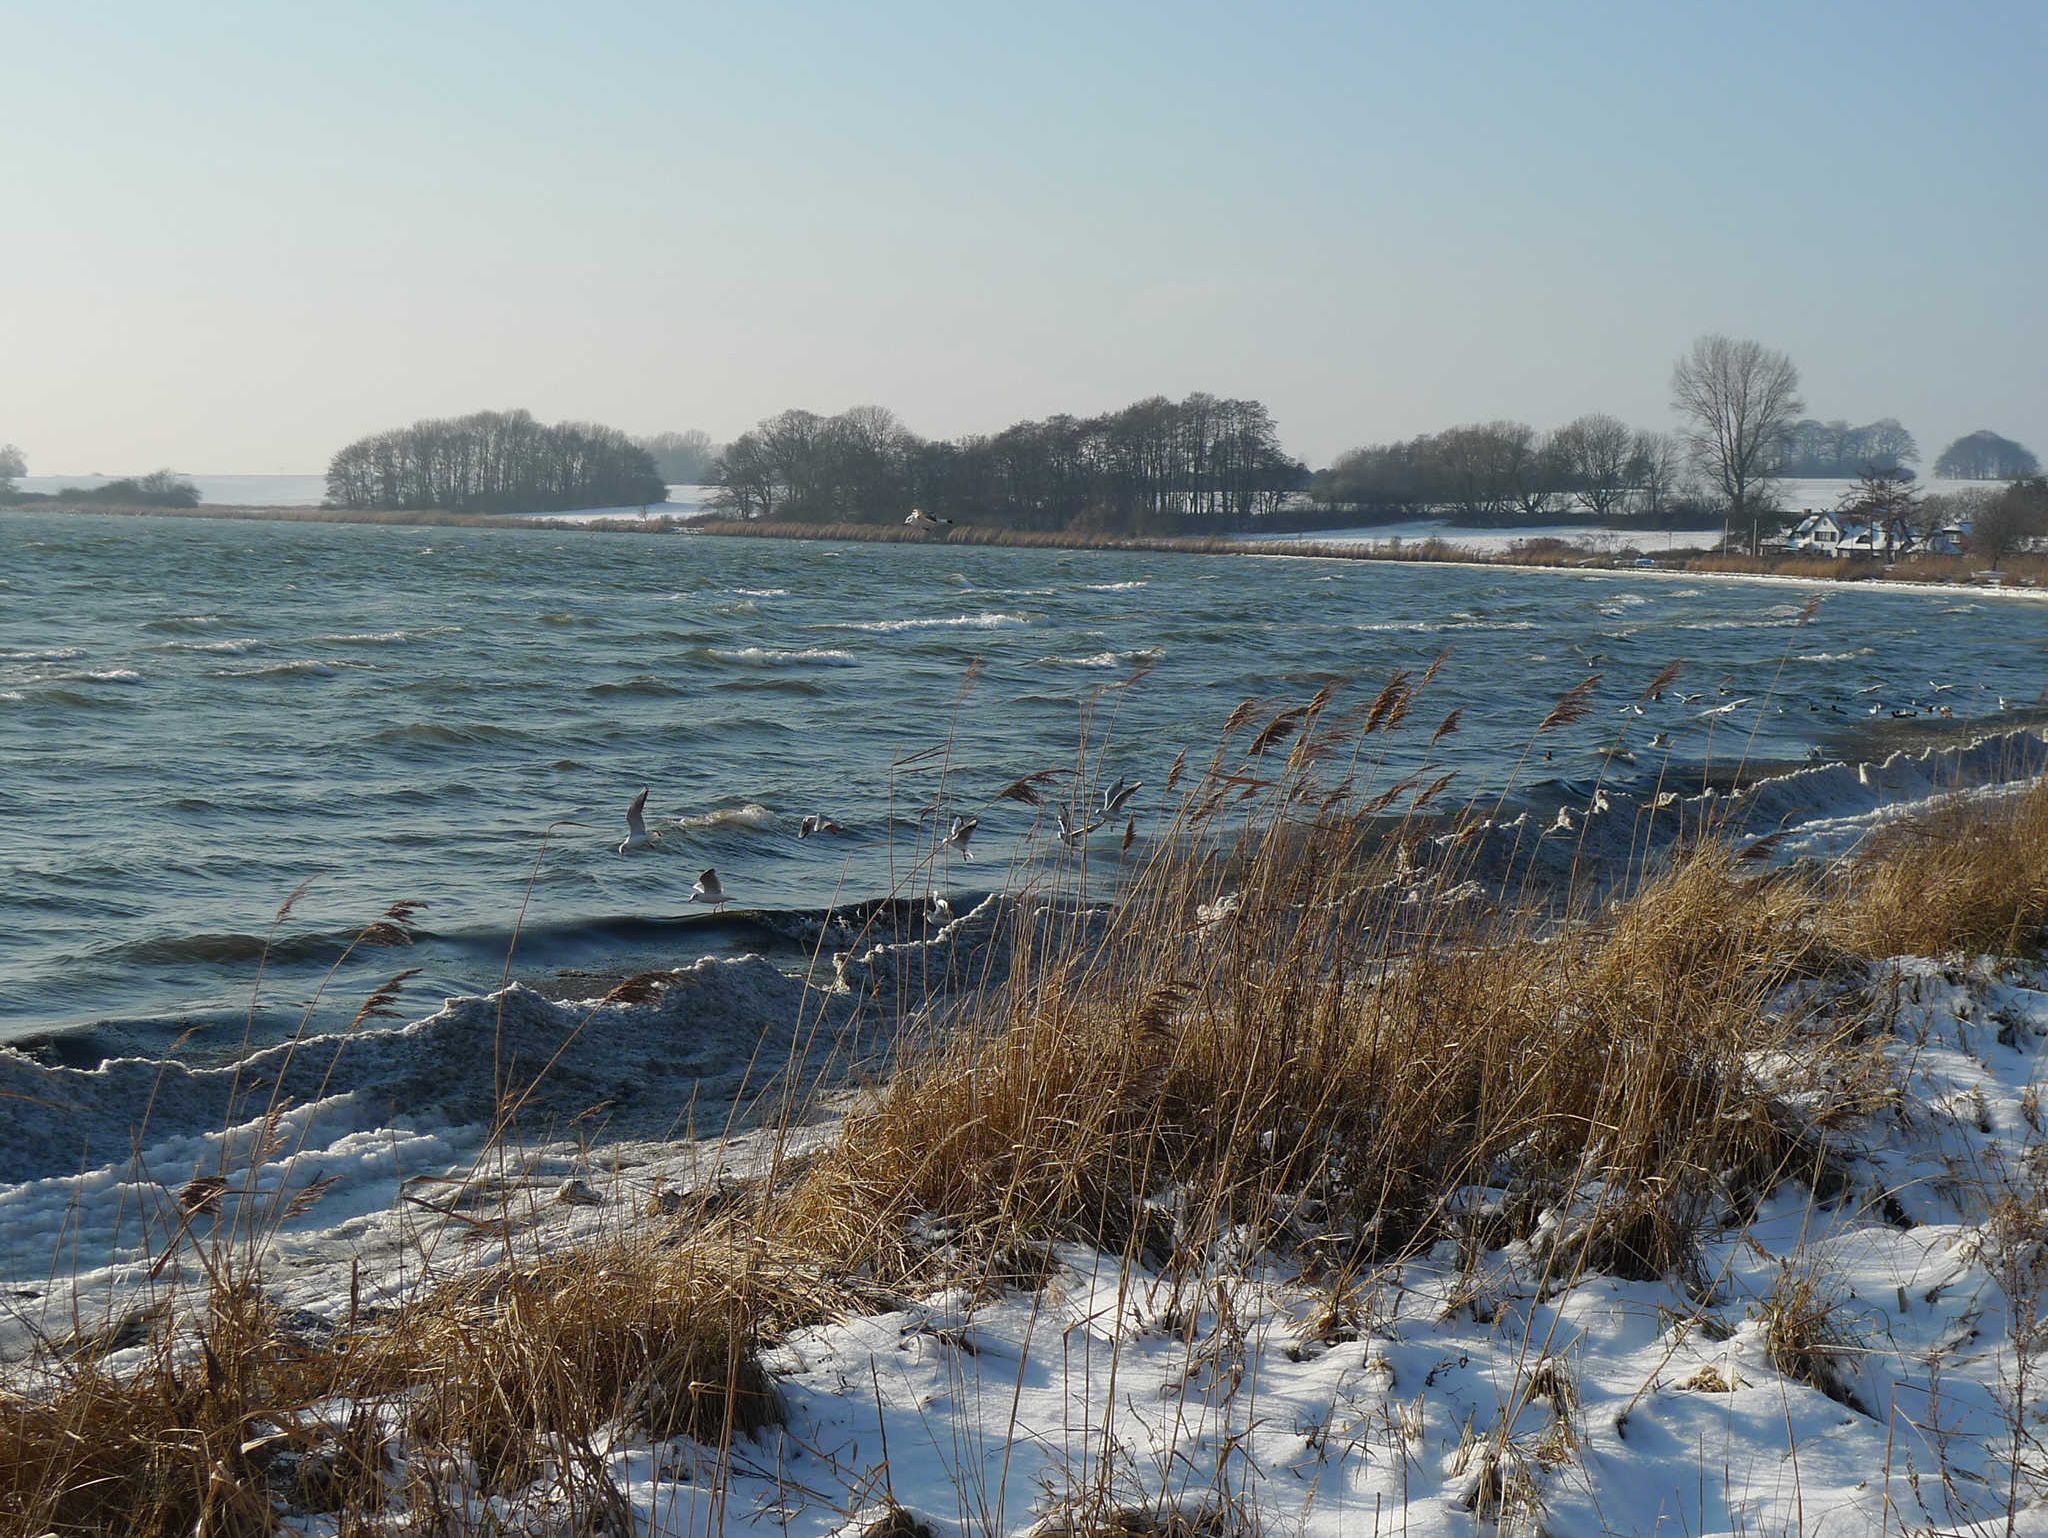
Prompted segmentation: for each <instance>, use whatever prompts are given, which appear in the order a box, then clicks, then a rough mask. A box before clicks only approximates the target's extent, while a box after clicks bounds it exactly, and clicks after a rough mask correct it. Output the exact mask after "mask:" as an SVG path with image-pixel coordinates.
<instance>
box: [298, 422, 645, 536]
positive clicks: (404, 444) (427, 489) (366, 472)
mask: <svg viewBox="0 0 2048 1538" xmlns="http://www.w3.org/2000/svg"><path fill="white" fill-rule="evenodd" d="M667 496H668V488H667V486H666V484H665V483H664V482H663V480H662V478H661V476H660V475H659V474H658V473H657V472H656V470H655V465H654V460H653V458H652V457H651V456H650V455H649V454H648V452H647V450H646V449H644V448H642V447H641V446H640V445H639V444H637V443H635V442H634V441H633V440H632V439H631V438H629V437H627V436H626V434H624V433H622V432H619V431H618V430H617V429H615V428H610V427H601V426H599V425H597V424H596V423H591V422H556V423H554V424H552V425H550V424H547V423H543V422H537V421H535V420H534V417H533V414H532V413H531V412H528V411H479V412H475V413H473V414H472V415H470V416H465V417H446V418H441V419H438V420H431V421H421V422H415V423H413V425H412V426H410V427H399V428H393V429H392V430H390V431H389V432H381V433H372V434H371V435H370V436H368V437H366V438H358V439H357V440H356V441H355V442H354V443H351V444H349V445H348V446H347V447H345V448H343V449H341V450H339V451H338V452H337V453H336V454H335V456H334V458H333V459H332V460H330V461H329V462H328V466H327V499H328V501H329V502H331V503H333V504H334V505H335V506H337V507H360V508H396V509H422V508H438V509H444V510H447V511H453V512H485V513H549V512H561V511H565V510H567V509H570V508H584V507H641V506H645V505H647V504H648V503H652V502H660V501H663V500H665V499H666V498H667Z"/></svg>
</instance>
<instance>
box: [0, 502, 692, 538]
mask: <svg viewBox="0 0 2048 1538" xmlns="http://www.w3.org/2000/svg"><path fill="white" fill-rule="evenodd" d="M7 513H61V514H74V515H75V514H102V515H107V516H111V517H115V518H225V519H231V520H237V521H241V522H249V523H372V524H390V525H393V526H397V527H417V528H426V529H556V530H583V529H595V530H598V531H599V532H600V533H606V534H616V533H635V534H673V533H676V532H678V531H679V530H681V529H682V528H683V526H684V525H683V520H682V519H680V518H672V517H660V518H635V517H630V516H627V515H621V516H619V517H616V518H590V517H584V516H570V517H555V516H552V515H550V514H547V513H450V512H441V511H438V510H435V509H432V508H418V509H415V508H401V509H390V508H357V507H254V506H250V507H245V506H242V505H241V504H239V503H224V502H202V503H200V504H199V505H198V506H197V507H120V506H102V505H100V504H97V503H83V502H21V503H12V504H8V503H0V515H4V514H7Z"/></svg>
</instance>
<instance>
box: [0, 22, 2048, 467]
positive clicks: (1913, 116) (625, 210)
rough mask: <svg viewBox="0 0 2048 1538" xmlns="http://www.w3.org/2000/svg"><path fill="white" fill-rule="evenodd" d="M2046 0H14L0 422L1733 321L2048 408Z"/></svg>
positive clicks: (995, 397)
mask: <svg viewBox="0 0 2048 1538" xmlns="http://www.w3.org/2000/svg"><path fill="white" fill-rule="evenodd" d="M2044 55H2048V5H2044V4H2043V3H2041V0H2004V3H1986V4H1967V3H1965V4H1944V5H1941V6H1934V5H1929V4H1926V3H1924V0H1923V3H1917V4H1903V3H1897V4H1895V3H1885V4H1864V5H1847V4H1840V5H1830V4H1818V3H1801V4H1772V5H1765V4H1747V3H1721V4H1699V5H1682V6H1681V5H1665V4H1644V3H1640V0H1639V3H1633V4H1600V5H1569V6H1567V5H1547V6H1537V5H1529V4H1526V3H1514V4H1509V3H1473V4H1429V5H1401V6H1395V5H1296V6H1285V7H1275V6H1253V5H1243V6H1217V5H1204V4H1187V3H1178V4H1157V5H1154V4H1144V5H1139V4H1103V5H1077V4H1066V3H1034V4H1031V5H1003V6H990V7H984V6H977V5H968V4H959V3H950V4H946V3H932V4H883V5H874V6H868V7H858V8H856V7H849V6H842V5H827V4H786V5H746V6H739V5H734V6H730V7H724V6H720V7H710V6H702V7H695V6H681V5H629V4H619V3H579V4H574V5H567V4H559V3H553V4H527V3H507V0H497V3H492V4H488V5H486V4H475V5H460V6H458V5H452V4H446V5H423V4H406V5H398V4H392V5H380V6H372V5H359V4H350V3H346V0H335V3H330V4H325V5H318V6H313V5H297V4H291V5H278V4H262V5H246V6H245V5H226V4H209V3H204V0H187V3H184V4H178V5H165V4H161V3H149V4H114V3H110V4H91V5H88V4H81V3H70V0H47V3H40V4H21V3H14V0H0V441H5V440H9V439H12V440H14V441H16V442H19V443H20V444H21V445H22V447H23V448H24V449H25V450H27V452H28V455H29V458H30V462H31V468H32V469H34V470H38V471H42V472H48V473H59V472H83V471H88V470H106V471H109V472H123V471H132V470H139V469H147V468H150V467H153V466H156V465H160V464H170V465H175V466H177V467H179V468H182V469H186V470H192V471H207V472H222V471H285V470H317V469H319V468H321V467H322V466H323V465H324V464H325V461H326V457H327V455H328V453H329V452H330V451H331V450H332V449H334V448H335V447H337V446H339V445H340V444H341V443H342V442H344V441H346V440H347V439H349V438H352V437H354V436H356V435H357V434H359V433H362V432H365V431H368V430H371V429H374V428H379V427H384V426H388V425H393V424H396V423H399V422H404V421H409V420H411V419H412V418H414V417H417V416H422V415H438V414H443V413H449V412H456V411H464V410H471V409H475V408H478V407H483V406H508V405H526V406H530V407H531V408H532V409H533V410H534V411H536V412H537V413H539V414H541V415H543V416H546V417H551V418H552V417H557V416H574V417H589V418H596V419H598V420H602V421H607V422H611V423H614V424H615V425H618V426H621V427H625V428H628V429H631V430H634V431H650V430H655V429H660V428H667V427H687V426H701V427H703V428H705V429H706V430H708V431H710V432H711V433H713V434H714V435H716V436H721V437H723V436H727V435H729V434H731V433H733V432H736V431H738V430H739V429H741V428H743V427H746V426H747V425H749V424H750V423H752V422H753V421H755V420H756V419H758V418H760V417H762V416H764V415H767V414H769V413H772V412H774V411H777V410H780V409H782V408H783V407H785V406H791V405H803V406H808V407H810V408H812V409H814V410H819V411H832V410H837V409H839V408H841V407H844V406H847V405H851V404H854V403H857V402H867V401H873V402H879V403H881V404H884V405H888V406H891V407H894V408H895V409H896V410H897V411H898V412H899V413H900V414H901V415H902V417H903V418H904V419H905V421H906V422H907V423H908V424H909V425H911V426H912V427H914V428H916V429H918V430H920V431H922V432H926V433H930V434H935V435H950V434H955V433H960V432H965V431H974V430H993V429H996V428H999V427H1001V426H1002V425H1004V424H1005V423H1007V422H1009V421H1011V420H1013V419H1015V418H1017V417H1019V416H1025V415H1041V414H1044V413H1047V412H1051V411H1056V410H1062V409H1067V410H1074V411H1089V410H1097V409H1101V408H1104V407H1108V406H1113V405H1118V404H1122V403H1123V402H1125V401H1127V400H1130V399H1132V398H1135V397H1137V396H1139V395H1143V394H1147V393H1151V392H1154V391H1160V392H1164V393H1167V394H1171V395H1178V394H1181V393H1184V392H1186V391H1188V390H1193V389H1208V390H1212V391H1216V392H1218V393H1228V394H1242V395H1253V396H1258V397H1260V398H1262V399H1264V400H1265V401H1266V402H1267V403H1268V404H1269V405H1270V406H1271V407H1272V408H1273V410H1274V412H1275V414H1276V415H1277V417H1278V418H1279V421H1280V424H1281V428H1282V431H1283V434H1284V436H1285V438H1286V441H1287V443H1288V445H1289V447H1290V448H1292V449H1293V450H1294V451H1295V452H1297V453H1299V454H1301V455H1303V456H1304V457H1306V458H1307V459H1309V460H1310V461H1311V462H1312V463H1321V462H1323V461H1325V460H1327V459H1328V458H1329V456H1330V455H1332V454H1333V453H1335V452H1337V451H1338V450H1341V449H1342V448H1344V447H1347V446H1349V445H1351V444H1354V443H1358V442H1363V441H1368V440H1375V439H1383V438H1387V437H1392V436H1396V435H1406V434H1409V433H1413V432H1418V431H1422V430H1425V429H1429V428H1433V427H1438V426H1443V425H1447V424H1448V423H1450V422H1452V421H1455V420H1469V419H1474V418H1483V417H1492V416H1516V417H1521V418H1524V419H1526V420H1529V421H1532V422H1534V423H1536V424H1537V425H1539V426H1550V425H1554V424H1556V423H1558V422H1561V421H1564V420H1566V419H1568V418H1570V417H1572V416H1574V415H1576V414H1577V413H1579V412H1581V411H1586V410H1594V409H1604V410H1611V411H1614V412H1617V413H1618V414H1620V415H1623V416H1626V417H1629V418H1630V419H1632V420H1635V421H1638V422H1642V423H1645V424H1651V425H1660V426H1661V425H1666V424H1667V423H1668V422H1669V419H1670V416H1669V410H1668V400H1667V390H1666V385H1667V381H1668V378H1669V372H1670V366H1671V361H1672V359H1673V358H1674V357H1675V356H1676V355H1677V353H1678V352H1679V351H1680V350H1681V349H1682V348H1683V347H1684V346H1685V345H1686V343H1687V342H1688V341H1689V340H1690V339H1691V338H1692V337H1693V336H1694V335H1695V334H1697V333H1699V332H1702V331H1709V330H1720V331H1728V332H1732V333H1734V334H1738V335H1746V336H1755V337H1757V338H1759V339H1761V340H1763V341H1765V342H1767V343H1769V344H1771V345H1773V346H1777V347H1781V348H1783V349H1785V350H1786V351H1788V352H1789V353H1791V355H1792V356H1793V358H1794V360H1795V361H1796V362H1797V363H1798V364H1799V365H1800V368H1801V369H1802V371H1803V373H1804V375H1805V380H1806V395H1807V400H1808V402H1809V405H1810V406H1811V407H1812V409H1813V410H1814V411H1815V413H1816V414H1819V415H1823V416H1843V417H1849V418H1852V419H1854V420H1858V421H1861V420H1865V419H1867V418H1870V417H1873V416H1878V415H1887V414H1889V415H1896V416H1898V417H1900V418H1902V419H1903V420H1904V421H1905V422H1906V424H1907V425H1908V426H1909V427H1911V428H1912V429H1913V430H1914V431H1915V432H1916V433H1917V434H1918V436H1919V438H1920V442H1921V445H1922V448H1923V449H1924V450H1925V451H1926V453H1927V455H1928V457H1929V458H1930V459H1931V458H1932V456H1933V454H1934V452H1935V451H1936V450H1938V449H1939V447H1940V446H1941V444H1942V443H1943V442H1945V441H1946V440H1947V439H1948V438H1949V437H1951V436H1953V435H1954V434H1956V433H1958V432H1961V431H1964V430H1967V429H1970V428H1974V427H1978V426H1990V427H1993V428H1996V429H1998V430H2000V431H2003V432H2006V433H2008V434H2010V435H2014V436H2017V437H2020V438H2022V439H2023V440H2026V441H2029V442H2031V443H2032V444H2033V445H2034V447H2035V448H2037V449H2040V450H2048V367H2044V363H2048V306H2044V304H2043V297H2044V296H2043V282H2042V277H2041V274H2042V272H2043V271H2044V270H2048V127H2044V124H2043V118H2042V115H2041V109H2040V104H2039V97H2038V94H2037V92H2038V80H2039V72H2040V66H2041V61H2042V59H2043V57H2044Z"/></svg>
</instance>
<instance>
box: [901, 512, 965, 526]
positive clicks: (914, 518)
mask: <svg viewBox="0 0 2048 1538" xmlns="http://www.w3.org/2000/svg"><path fill="white" fill-rule="evenodd" d="M903 521H904V522H905V523H906V524H908V525H909V526H910V527H911V528H913V529H944V528H950V527H951V526H952V523H953V520H952V519H950V518H934V517H933V516H932V515H931V514H930V513H928V512H926V511H925V510H924V509H923V508H921V507H913V508H912V509H911V510H910V516H909V517H908V518H906V519H904V520H903Z"/></svg>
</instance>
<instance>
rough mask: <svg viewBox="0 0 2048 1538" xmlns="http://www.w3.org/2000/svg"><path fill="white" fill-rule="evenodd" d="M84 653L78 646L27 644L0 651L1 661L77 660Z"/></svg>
mask: <svg viewBox="0 0 2048 1538" xmlns="http://www.w3.org/2000/svg"><path fill="white" fill-rule="evenodd" d="M84 655H85V651H84V649H83V648H82V647H77V646H25V647H21V648H20V649H18V650H12V651H0V662H76V661H77V660H78V659H79V658H80V657H83V656H84Z"/></svg>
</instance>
